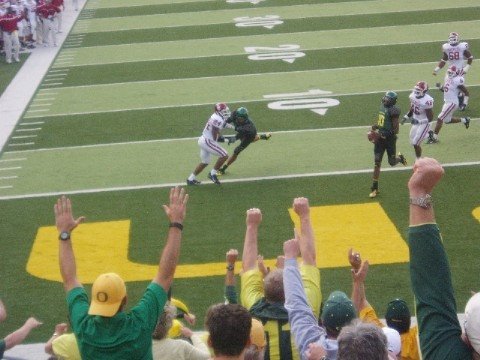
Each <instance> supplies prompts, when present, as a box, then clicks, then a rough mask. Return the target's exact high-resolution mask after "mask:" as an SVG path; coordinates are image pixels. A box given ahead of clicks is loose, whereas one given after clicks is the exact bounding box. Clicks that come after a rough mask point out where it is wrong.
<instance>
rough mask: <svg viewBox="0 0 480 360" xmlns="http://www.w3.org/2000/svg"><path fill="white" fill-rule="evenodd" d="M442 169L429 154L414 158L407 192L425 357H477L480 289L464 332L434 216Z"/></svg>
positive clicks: (479, 353)
mask: <svg viewBox="0 0 480 360" xmlns="http://www.w3.org/2000/svg"><path fill="white" fill-rule="evenodd" d="M443 174H444V170H443V168H442V166H441V165H440V164H439V162H438V161H437V160H435V159H432V158H422V159H419V160H417V161H416V162H415V164H414V166H413V174H412V176H411V177H410V180H409V181H408V190H409V194H410V228H409V235H408V242H409V246H410V278H411V281H412V288H413V293H414V294H415V299H416V312H417V321H418V328H419V338H420V348H421V353H422V356H423V359H425V360H430V359H435V360H436V359H455V360H463V359H465V360H467V359H468V360H471V359H480V293H477V294H475V295H473V296H472V297H471V298H470V300H468V302H467V305H466V306H465V323H464V327H465V333H464V334H462V328H461V327H460V323H459V321H458V317H457V306H456V301H455V297H454V292H453V285H452V277H451V273H450V266H449V263H448V259H447V254H446V252H445V249H444V247H443V243H442V237H441V235H440V230H439V227H438V225H437V223H436V220H435V213H434V209H433V204H432V197H431V194H432V191H433V189H434V188H435V186H436V185H437V183H438V182H439V181H440V179H441V178H442V176H443Z"/></svg>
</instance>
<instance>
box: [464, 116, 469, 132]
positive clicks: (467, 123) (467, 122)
mask: <svg viewBox="0 0 480 360" xmlns="http://www.w3.org/2000/svg"><path fill="white" fill-rule="evenodd" d="M464 125H465V127H466V128H467V129H468V128H469V127H470V118H469V117H466V118H465V124H464Z"/></svg>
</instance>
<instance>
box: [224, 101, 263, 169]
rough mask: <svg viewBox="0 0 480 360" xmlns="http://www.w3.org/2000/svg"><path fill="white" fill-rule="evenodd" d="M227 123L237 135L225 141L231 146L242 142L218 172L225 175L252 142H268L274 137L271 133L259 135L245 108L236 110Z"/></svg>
mask: <svg viewBox="0 0 480 360" xmlns="http://www.w3.org/2000/svg"><path fill="white" fill-rule="evenodd" d="M226 122H227V124H231V125H233V127H234V128H235V131H236V132H237V133H236V134H235V135H234V136H225V140H227V141H228V144H229V145H230V144H231V143H234V142H235V141H237V140H240V145H238V146H237V147H236V148H235V150H233V155H231V156H230V157H229V158H228V160H227V163H226V164H225V165H223V166H222V167H221V168H220V170H219V171H218V172H219V173H220V174H225V171H226V170H227V168H228V167H229V166H230V165H231V164H232V163H233V162H234V161H235V160H237V157H238V155H240V153H241V152H242V151H243V150H245V149H246V148H247V146H248V145H250V144H251V143H252V142H255V141H258V140H268V139H270V138H271V137H272V134H270V133H266V134H257V128H256V127H255V124H254V123H253V121H252V119H250V117H249V116H248V110H247V109H246V108H244V107H239V108H238V109H237V110H235V111H234V112H233V113H232V115H231V116H230V117H229V118H228V119H227V121H226Z"/></svg>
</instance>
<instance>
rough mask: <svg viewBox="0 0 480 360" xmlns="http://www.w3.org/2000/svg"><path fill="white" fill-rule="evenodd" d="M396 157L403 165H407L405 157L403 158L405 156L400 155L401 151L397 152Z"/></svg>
mask: <svg viewBox="0 0 480 360" xmlns="http://www.w3.org/2000/svg"><path fill="white" fill-rule="evenodd" d="M398 159H399V160H400V162H401V163H402V165H403V166H407V164H408V163H407V159H405V156H403V155H402V153H398Z"/></svg>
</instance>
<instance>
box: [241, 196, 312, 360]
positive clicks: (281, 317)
mask: <svg viewBox="0 0 480 360" xmlns="http://www.w3.org/2000/svg"><path fill="white" fill-rule="evenodd" d="M293 208H294V211H295V212H296V214H297V215H298V216H299V218H300V224H301V229H300V235H299V236H301V237H302V238H303V239H304V240H302V241H301V244H300V246H301V249H302V251H301V253H302V260H303V264H302V266H301V270H300V271H301V277H302V280H303V284H304V286H305V289H306V293H307V299H308V303H309V305H310V307H311V309H312V310H313V313H314V317H315V318H318V315H319V311H320V303H321V294H320V274H319V270H318V268H317V267H316V254H315V244H314V240H313V239H314V235H313V229H312V226H311V223H310V212H309V205H308V200H307V199H306V198H297V199H295V200H294V202H293ZM261 221H262V213H261V211H260V210H259V209H250V210H248V211H247V218H246V225H247V228H246V233H245V243H244V248H243V257H242V267H243V273H242V275H241V299H242V304H243V305H244V306H245V307H246V308H247V309H249V311H250V313H251V314H252V315H253V316H254V317H255V318H257V319H260V320H261V321H262V323H263V325H264V327H265V332H266V334H267V347H266V354H265V357H266V358H267V359H268V358H270V359H280V358H282V359H298V352H297V351H296V348H295V344H294V341H293V339H291V336H290V334H289V333H290V331H289V326H288V325H289V324H288V313H287V310H286V309H285V306H284V305H285V294H284V287H283V270H282V269H275V270H272V271H270V272H269V273H268V275H267V276H266V277H265V279H263V275H262V272H261V271H260V270H259V269H258V266H257V261H258V227H259V225H260V223H261Z"/></svg>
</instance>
